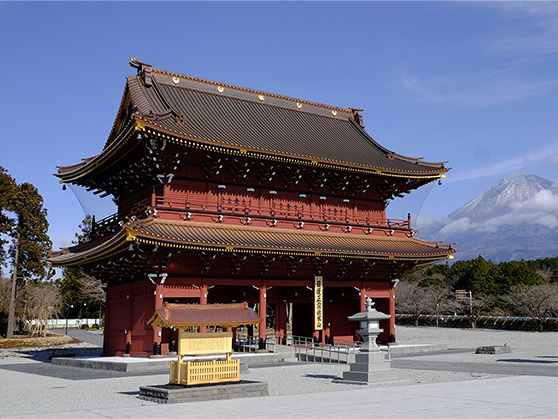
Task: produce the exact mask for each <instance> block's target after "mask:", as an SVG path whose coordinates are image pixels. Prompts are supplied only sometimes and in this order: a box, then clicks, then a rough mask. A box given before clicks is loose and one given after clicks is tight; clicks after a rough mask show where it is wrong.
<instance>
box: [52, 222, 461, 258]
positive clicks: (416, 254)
mask: <svg viewBox="0 0 558 419" xmlns="http://www.w3.org/2000/svg"><path fill="white" fill-rule="evenodd" d="M130 241H139V242H140V243H147V244H153V245H163V246H170V247H175V248H185V249H194V250H207V251H233V252H238V253H242V252H244V253H268V254H297V255H302V256H323V257H328V256H330V257H339V256H341V257H358V258H370V259H401V260H423V261H431V260H441V259H446V258H448V257H450V255H451V254H452V253H454V252H455V250H454V249H453V248H452V247H451V245H440V244H438V243H434V242H429V241H425V240H421V239H417V238H414V237H411V238H407V237H384V236H375V235H364V234H359V233H346V234H343V233H330V232H319V231H304V230H286V229H278V228H271V227H270V228H261V227H252V226H232V225H228V224H208V223H193V222H173V221H164V220H157V219H151V220H149V221H140V222H135V223H131V224H129V225H127V226H125V227H124V229H123V230H122V231H120V232H118V233H116V234H115V235H114V236H112V237H110V238H109V239H107V240H105V241H103V242H101V243H97V244H91V243H89V244H86V245H79V246H75V247H72V248H69V249H65V250H63V251H61V252H55V253H53V254H52V255H51V257H50V259H49V260H50V261H51V262H52V263H53V264H54V265H57V266H64V265H77V264H87V263H90V262H93V261H97V260H100V259H104V258H106V257H110V256H112V255H113V254H115V253H118V252H122V251H125V250H126V249H127V247H128V245H129V242H130Z"/></svg>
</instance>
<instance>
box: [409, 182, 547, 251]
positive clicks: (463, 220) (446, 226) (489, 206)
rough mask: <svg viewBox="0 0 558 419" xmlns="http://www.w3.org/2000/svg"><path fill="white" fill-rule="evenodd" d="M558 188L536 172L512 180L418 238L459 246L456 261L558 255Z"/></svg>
mask: <svg viewBox="0 0 558 419" xmlns="http://www.w3.org/2000/svg"><path fill="white" fill-rule="evenodd" d="M557 233H558V188H557V187H556V186H555V185H554V183H553V182H552V181H550V180H547V179H543V178H540V177H538V176H535V175H531V174H524V173H518V174H513V175H511V176H508V177H507V178H505V179H503V180H501V181H500V182H498V183H497V184H496V185H494V186H493V187H491V188H490V189H488V190H487V191H485V192H484V193H482V194H481V195H479V196H478V197H476V198H475V199H473V200H472V201H470V202H469V203H467V204H466V205H464V206H462V207H461V208H459V209H457V210H455V211H454V212H452V213H451V214H449V215H448V216H447V217H444V218H443V219H440V220H437V221H436V222H434V223H433V224H431V225H429V226H426V227H424V228H422V229H421V230H420V232H419V235H418V237H421V238H424V239H428V240H443V241H444V242H445V243H448V242H456V243H457V245H456V247H457V248H459V249H461V251H460V252H458V253H457V254H456V255H455V256H456V259H460V260H466V259H473V258H476V257H477V256H478V255H482V256H483V257H484V258H485V259H491V260H492V261H493V262H502V261H507V260H520V259H538V258H544V257H557V256H558V234H557Z"/></svg>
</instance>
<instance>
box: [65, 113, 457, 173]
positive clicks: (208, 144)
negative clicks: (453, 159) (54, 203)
mask: <svg viewBox="0 0 558 419" xmlns="http://www.w3.org/2000/svg"><path fill="white" fill-rule="evenodd" d="M136 131H142V132H146V133H147V134H149V135H153V136H157V137H158V138H161V139H164V140H167V141H169V142H171V143H174V144H177V145H180V146H184V147H188V148H193V149H198V150H204V151H208V152H215V153H222V154H229V155H235V156H242V157H248V158H255V159H260V160H268V161H270V160H271V161H278V162H282V163H286V164H297V165H302V166H310V167H317V168H320V169H329V170H336V171H337V170H342V171H347V172H353V173H361V174H368V175H376V176H386V177H402V178H410V179H425V180H435V179H439V178H444V177H445V173H446V172H447V171H448V170H450V169H449V168H437V169H436V170H432V171H431V172H409V171H406V172H404V171H397V170H389V169H382V168H376V167H370V166H368V167H367V166H362V165H357V164H350V163H347V162H341V161H335V160H324V159H317V158H312V157H305V156H296V155H292V154H285V153H279V152H273V151H271V150H258V149H249V148H244V147H231V146H230V145H227V144H223V143H217V142H212V141H209V140H205V139H201V138H193V137H188V136H183V135H178V134H176V133H174V132H171V131H167V130H164V129H163V128H161V127H159V126H157V125H156V124H155V123H154V122H150V121H145V120H141V119H139V118H138V119H133V120H132V121H130V123H128V125H127V126H126V127H125V128H124V129H123V130H122V134H121V135H119V136H118V138H117V139H116V140H115V141H113V142H111V143H110V144H109V145H108V146H107V147H106V148H105V149H104V150H103V151H102V152H101V153H100V154H99V155H97V156H95V157H93V158H90V159H87V160H84V162H82V163H79V164H77V165H74V166H67V167H59V172H58V173H57V174H55V176H57V177H58V178H60V182H61V183H72V182H78V181H79V180H80V179H83V178H85V177H87V176H90V175H92V174H94V173H96V172H101V171H104V170H106V169H108V168H109V167H111V166H113V165H114V164H116V163H117V162H118V161H119V160H120V159H121V158H122V157H123V156H125V155H126V154H128V153H129V152H130V151H131V150H132V149H133V147H134V146H135V145H137V143H135V144H132V145H131V146H129V145H128V146H127V147H128V148H127V149H124V152H123V153H121V154H120V155H118V156H116V155H117V153H118V152H119V151H121V150H122V149H123V147H124V146H126V145H127V144H128V143H129V141H130V140H131V138H132V137H133V136H134V134H135V132H136ZM406 159H410V158H406ZM416 160H417V162H416V164H419V165H423V166H426V165H428V166H434V165H437V163H424V162H419V161H418V159H416ZM438 165H441V163H440V164H438Z"/></svg>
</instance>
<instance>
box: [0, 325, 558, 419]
mask: <svg viewBox="0 0 558 419" xmlns="http://www.w3.org/2000/svg"><path fill="white" fill-rule="evenodd" d="M398 333H399V334H398V341H399V342H400V343H402V344H408V343H410V341H413V342H416V343H417V344H421V343H427V342H431V343H447V345H448V347H449V349H448V351H443V352H436V353H426V354H424V353H423V354H405V355H397V356H395V355H394V357H393V358H392V367H393V368H394V369H396V370H397V373H398V375H399V376H400V377H401V378H403V379H404V382H397V383H389V384H375V385H372V386H359V385H347V384H340V383H339V382H340V381H341V377H342V375H343V371H346V370H348V366H347V365H346V364H345V365H343V364H341V365H338V364H308V363H282V364H276V365H273V366H262V367H252V368H250V370H249V373H248V374H245V375H244V377H243V378H244V379H248V380H262V381H267V382H268V383H269V393H270V397H262V398H251V399H249V401H247V400H246V399H236V400H221V401H210V402H192V403H188V404H176V405H159V404H154V403H150V402H146V401H142V400H140V399H139V398H138V391H139V387H140V386H141V385H153V384H163V383H165V382H168V374H161V373H160V372H153V373H141V372H138V373H130V372H118V371H106V370H92V369H81V368H80V369H78V368H69V367H63V366H57V365H53V364H51V363H50V362H45V361H48V356H49V354H48V353H47V351H37V352H33V351H21V352H19V353H7V352H6V351H4V352H2V353H0V385H1V386H2V393H3V395H2V396H3V397H2V403H1V404H0V416H2V417H17V416H18V415H31V416H27V417H43V418H44V417H53V418H54V417H56V418H59V419H60V418H65V417H68V418H70V417H72V418H75V417H80V418H93V417H95V418H109V417H110V418H117V417H134V418H138V417H181V416H183V415H184V412H185V409H187V412H188V417H194V418H195V417H208V415H222V414H223V412H226V413H227V416H228V417H231V416H243V417H246V416H248V417H262V418H264V417H266V418H268V417H293V416H298V415H304V416H305V417H334V416H335V417H338V416H339V415H340V414H342V415H343V416H348V415H355V416H357V415H358V416H360V415H362V412H366V411H370V412H374V411H378V406H380V405H384V406H385V402H386V401H387V402H388V405H389V406H390V410H389V412H388V411H386V412H385V415H386V416H387V415H389V416H390V417H417V418H421V417H457V418H460V417H463V418H464V417H487V418H488V417H491V418H494V417H506V418H507V419H508V418H524V417H555V416H556V410H557V408H558V401H556V398H555V394H556V393H557V391H558V349H557V348H558V334H556V333H527V332H506V331H487V330H475V331H473V330H458V329H433V328H403V327H398ZM505 343H506V344H507V345H509V346H510V347H511V348H512V353H510V354H501V355H500V354H496V355H479V354H474V352H475V349H476V347H478V346H481V345H503V344H505ZM64 350H65V351H70V349H64ZM76 350H82V351H89V352H90V353H91V351H94V350H95V345H94V344H86V343H84V344H80V348H77V349H76ZM24 417H25V416H24Z"/></svg>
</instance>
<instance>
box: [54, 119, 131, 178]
mask: <svg viewBox="0 0 558 419" xmlns="http://www.w3.org/2000/svg"><path fill="white" fill-rule="evenodd" d="M137 127H138V125H137V123H136V122H135V120H133V119H132V120H131V121H130V122H129V123H128V124H127V125H126V126H125V127H124V128H123V129H122V131H121V134H120V135H119V136H118V138H117V139H116V140H115V141H113V142H112V143H110V145H108V146H107V147H106V148H105V149H103V151H102V152H101V153H100V154H98V155H97V156H95V157H92V158H90V159H87V160H84V161H83V163H79V164H76V165H73V166H65V167H62V166H60V167H58V173H56V174H55V176H56V177H58V178H60V183H72V182H77V181H79V180H80V179H83V178H85V177H88V176H90V175H92V174H95V173H97V172H101V171H104V170H106V169H108V168H109V167H111V166H113V165H114V164H116V163H117V162H118V161H119V160H120V159H121V158H123V157H124V156H126V155H127V154H128V153H130V152H131V151H132V150H133V149H134V147H135V146H136V145H137V144H138V143H133V144H131V145H129V146H127V148H124V147H125V146H126V145H127V144H128V143H129V142H130V140H131V139H132V138H133V137H134V134H135V132H136V130H137V129H138V128H137ZM119 153H120V154H119Z"/></svg>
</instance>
